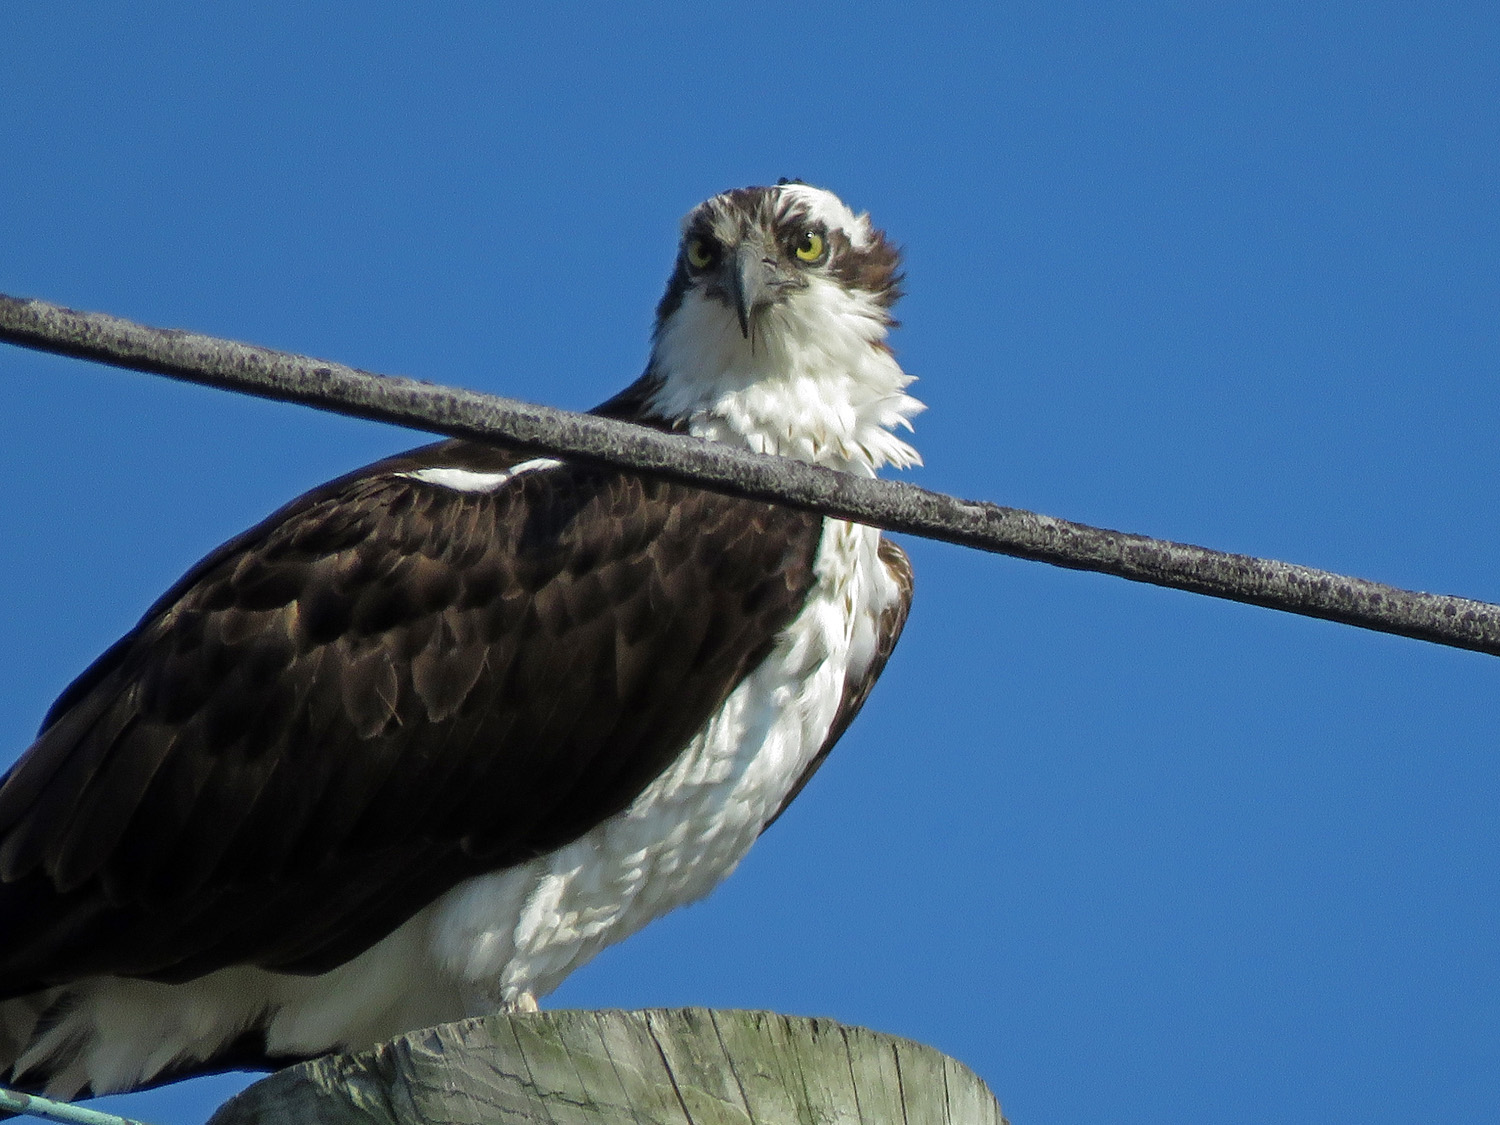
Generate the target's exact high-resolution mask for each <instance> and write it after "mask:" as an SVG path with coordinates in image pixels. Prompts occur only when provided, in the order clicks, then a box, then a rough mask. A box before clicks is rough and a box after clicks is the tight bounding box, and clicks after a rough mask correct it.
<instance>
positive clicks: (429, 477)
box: [399, 457, 562, 492]
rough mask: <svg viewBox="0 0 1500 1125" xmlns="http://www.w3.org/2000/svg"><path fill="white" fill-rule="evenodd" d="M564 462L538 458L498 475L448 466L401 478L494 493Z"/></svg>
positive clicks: (405, 475) (464, 489) (459, 490)
mask: <svg viewBox="0 0 1500 1125" xmlns="http://www.w3.org/2000/svg"><path fill="white" fill-rule="evenodd" d="M561 464H562V462H561V461H559V460H557V458H555V457H536V458H533V459H532V460H530V461H522V462H521V463H520V464H519V465H515V466H512V467H511V468H509V469H502V470H501V471H500V472H496V473H477V472H475V471H474V470H473V469H455V468H451V467H448V466H439V467H435V468H430V469H413V470H412V471H411V472H409V473H401V474H399V475H400V476H403V477H406V478H407V479H408V480H419V481H422V482H423V483H424V484H436V485H440V486H442V487H443V488H451V489H452V490H453V491H454V492H494V491H495V490H496V489H498V488H500V487H501V486H502V485H504V484H505V483H506V482H507V481H511V480H515V479H516V477H518V476H521V475H522V474H523V473H535V472H540V471H541V470H543V469H555V468H557V467H558V466H559V465H561Z"/></svg>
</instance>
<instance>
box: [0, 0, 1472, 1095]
mask: <svg viewBox="0 0 1500 1125" xmlns="http://www.w3.org/2000/svg"><path fill="white" fill-rule="evenodd" d="M6 24H7V26H6V32H5V35H4V36H3V37H0V201H3V207H0V291H4V292H7V293H11V294H17V295H26V296H37V297H42V298H45V299H47V300H51V301H56V302H60V303H63V304H68V305H72V306H75V307H79V308H87V309H100V310H105V311H109V312H113V313H116V314H119V315H123V316H128V317H132V318H136V319H139V320H142V321H145V322H148V323H152V324H158V325H165V326H176V327H185V328H192V329H195V330H198V331H203V332H208V333H213V334H217V335H223V336H229V337H233V338H237V339H244V340H250V341H253V342H256V343H261V344H266V345H270V346H274V347H279V348H284V349H288V350H292V351H299V352H306V353H311V354H314V355H320V356H327V357H330V358H335V359H339V360H342V361H345V362H348V363H352V364H355V365H358V366H362V367H366V368H369V369H372V370H376V371H384V372H392V373H401V374H408V375H414V376H418V377H421V378H425V379H430V380H436V381H440V382H445V383H453V384H459V385H463V386H469V387H475V388H479V389H483V390H488V391H493V392H496V393H500V394H505V395H511V396H515V397H520V398H526V399H531V400H535V401H540V402H546V403H551V404H555V405H560V406H568V407H575V408H583V407H587V406H589V405H592V404H593V403H595V402H597V401H599V400H601V399H603V398H604V397H606V396H607V395H608V394H609V393H611V392H612V391H613V390H614V389H617V388H618V387H619V386H621V385H623V384H624V383H625V382H627V381H628V380H630V379H631V378H633V377H634V376H635V375H636V374H637V373H638V372H639V370H640V368H641V365H642V363H643V362H644V359H645V356H646V350H647V335H648V332H649V329H650V324H651V316H652V310H653V307H654V303H655V301H656V299H657V297H658V296H659V294H660V291H661V287H662V285H663V284H664V282H665V279H666V276H667V273H668V271H669V269H670V265H671V261H672V256H673V253H674V243H675V238H676V223H677V220H678V218H679V216H680V215H681V214H682V213H683V212H685V211H686V210H687V209H688V208H689V207H691V206H692V205H693V204H695V203H696V202H698V201H699V200H700V199H702V198H703V197H705V196H707V195H709V194H712V193H713V192H715V191H718V190H721V189H724V188H727V187H731V186H738V185H743V184H748V183H765V182H769V181H774V180H775V179H776V178H777V177H778V176H783V175H785V176H795V177H800V178H803V179H806V180H808V181H810V182H814V183H819V184H822V185H825V186H827V187H830V188H832V189H834V190H835V191H837V192H839V193H840V194H841V195H843V196H844V198H845V199H846V200H848V201H849V202H850V203H851V204H853V205H854V206H855V207H857V208H859V209H868V210H869V211H870V212H871V213H872V215H873V216H874V218H875V221H876V222H877V224H878V225H880V226H882V227H884V228H885V229H886V230H887V231H889V232H890V234H891V235H892V236H893V237H894V238H895V239H896V240H897V241H898V242H900V243H901V244H902V245H903V246H904V247H905V248H906V252H907V265H908V290H909V294H910V295H909V296H908V297H907V298H906V300H905V301H904V302H903V304H902V305H901V307H900V310H899V312H900V315H901V317H902V319H903V321H904V322H905V326H904V327H903V328H902V329H901V330H900V331H899V333H898V334H897V335H896V337H895V343H896V346H897V350H898V354H899V356H900V358H901V359H902V361H903V363H904V364H905V365H906V367H907V369H908V370H910V371H912V372H913V373H915V374H917V375H918V376H920V377H921V382H920V383H918V384H917V385H916V388H915V389H916V391H917V393H918V394H919V395H920V397H922V398H923V399H924V400H925V401H926V402H927V403H928V404H929V407H930V410H929V411H928V413H926V414H924V415H923V416H922V417H921V418H919V419H918V421H917V434H916V443H917V444H918V446H919V447H920V448H921V450H922V451H923V453H924V455H925V457H926V461H927V465H926V467H925V468H923V469H921V470H919V471H915V472H913V473H912V474H910V479H912V480H915V481H917V482H919V483H921V484H923V485H926V486H928V487H931V488H937V489H941V490H945V491H950V492H955V493H958V494H960V495H964V496H970V497H979V498H985V499H990V500H995V501H998V502H1000V503H1005V504H1011V505H1015V506H1021V507H1029V508H1035V509H1038V510H1041V511H1044V512H1047V513H1050V514H1053V515H1058V516H1063V517H1067V518H1070V519H1076V520H1083V521H1087V522H1091V523H1097V524H1102V525H1105V526H1110V527H1117V528H1121V529H1125V530H1131V531H1139V532H1144V533H1147V534H1153V535H1160V536H1164V537H1169V538H1173V539H1179V540H1185V541H1189V542H1196V543H1202V544H1205V545H1208V546H1213V547H1218V548H1223V549H1228V550H1235V551H1242V552H1247V553H1252V554H1259V555H1267V556H1272V557H1277V558H1282V559H1287V560H1290V561H1294V562H1300V563H1306V564H1309V565H1313V566H1321V567H1326V568H1330V569H1335V570H1341V571H1345V572H1349V573H1354V574H1359V575H1361V576H1365V577H1369V578H1375V579H1379V580H1383V581H1388V582H1393V583H1397V584H1400V585H1406V586H1412V587H1417V588H1421V589H1429V590H1435V591H1439V592H1447V593H1460V594H1465V595H1468V596H1471V597H1478V598H1483V599H1487V600H1497V601H1500V563H1497V559H1500V521H1497V520H1496V518H1495V513H1496V511H1497V510H1500V472H1497V461H1500V449H1497V446H1496V442H1495V441H1494V440H1493V434H1494V430H1495V422H1496V417H1497V412H1500V384H1497V380H1496V372H1497V369H1500V217H1497V216H1500V8H1496V7H1495V6H1494V5H1493V4H1478V3H1476V4H1469V5H1465V4H1446V5H1431V4H1416V3H1400V4H1396V3H1379V2H1366V3H1358V4H1352V3H1351V4H1324V3H1297V4H1290V3H1288V4H1253V5H1191V4H1168V3H1132V4H1125V3H1120V4H1076V3H1067V2H1054V3H1046V4H1012V5H986V6H975V7H961V6H952V5H935V6H932V7H931V8H924V9H922V10H920V11H919V10H918V9H917V7H916V6H913V5H908V4H863V5H849V6H845V7H831V6H819V5H812V6H809V7H808V8H806V9H793V8H778V9H751V8H747V7H745V6H743V5H740V6H711V7H710V6H687V5H683V6H650V5H648V6H644V7H633V8H628V9H625V8H621V9H617V10H611V9H605V8H600V7H594V6H590V5H560V6H547V7H546V9H545V11H544V10H542V7H541V6H537V7H528V8H527V9H524V10H519V9H518V10H510V9H508V8H505V7H503V6H500V5H487V4H449V5H431V6H426V7H423V8H416V7H410V6H406V5H377V4H368V5H359V6H342V5H331V4H297V5H291V4H278V3H271V4H258V5H237V4H225V5H217V4H216V5H204V4H193V5H187V4H183V5H167V4H158V5H132V6H129V7H128V8H127V6H124V5H121V6H115V7H109V6H105V5H67V4H56V5H46V6H42V7H36V6H33V7H32V8H30V9H28V10H27V11H26V12H25V13H24V15H22V14H15V15H13V16H12V17H11V18H9V19H8V20H7V21H6ZM420 440H422V437H421V435H416V434H411V433H405V432H401V431H398V430H395V429H392V428H388V427H381V426H376V425H372V424H367V423H361V422H355V421H351V420H347V419H341V418H335V417H332V416H328V415H323V414H319V413H316V412H312V411H307V410H302V409H298V408H292V407H287V406H280V405H275V404H269V403H262V402H255V401H250V400H246V399H243V398H240V397H237V396H232V395H228V394H225V393H221V392H214V391H209V390H204V389H200V388H192V387H184V386H179V385H175V384H172V383H169V382H167V381H164V380H160V379H155V378H151V377H148V376H142V375H136V374H132V373H126V372H119V371H113V370H108V369H104V368H99V367H94V366H90V365H86V364H82V363H78V362H74V361H67V360H61V359H55V358H51V357H44V356H38V355H34V354H31V353H27V352H22V351H19V350H15V349H9V348H5V349H0V472H3V474H4V480H5V482H6V483H5V487H4V489H3V491H0V526H3V528H4V533H3V534H0V581H3V583H4V590H5V596H4V597H3V598H0V640H3V642H4V643H3V644H0V758H8V757H10V756H13V755H14V754H16V753H19V752H20V750H21V749H23V748H24V746H25V745H26V743H27V742H28V741H29V738H30V735H31V733H32V731H33V730H34V728H35V726H36V724H37V722H38V721H39V720H40V718H41V716H42V714H43V712H44V711H45V709H46V707H47V705H48V704H49V702H50V701H51V699H52V698H53V697H54V696H55V695H56V693H57V692H58V691H60V690H61V689H62V687H63V686H65V684H66V683H67V682H68V681H69V679H71V678H72V676H73V675H75V674H76V673H77V672H78V671H80V670H81V669H82V668H83V667H84V666H85V665H86V664H87V662H88V661H89V660H90V659H92V658H93V656H95V655H96V654H97V653H98V652H99V651H100V650H101V649H103V648H104V647H105V646H106V645H107V644H109V643H110V642H111V641H112V640H113V639H114V638H115V637H117V636H118V635H119V634H120V633H121V632H123V631H124V630H125V629H127V628H129V627H130V625H131V624H132V623H133V622H134V621H135V619H136V618H137V617H138V615H139V614H140V613H141V612H142V611H143V610H144V609H145V607H146V606H147V605H148V604H149V603H150V602H151V601H152V599H153V598H154V597H155V596H156V595H157V594H158V593H159V592H160V591H161V590H162V589H163V588H164V587H165V586H166V585H167V584H169V583H170V582H171V581H172V580H173V579H174V578H175V577H176V576H177V575H178V574H180V573H181V571H182V570H184V569H185V568H186V567H187V566H188V565H189V564H190V563H191V562H193V561H194V560H195V559H196V558H198V557H199V556H200V555H202V554H203V553H204V552H206V551H207V550H209V549H210V548H212V547H213V546H214V545H216V544H217V543H219V542H220V541H222V540H223V539H225V538H227V537H228V536H230V535H231V534H233V533H234V532H236V531H238V530H240V529H241V528H242V527H244V526H246V525H248V524H249V523H251V522H253V521H255V520H257V519H259V518H260V517H261V516H263V515H264V514H265V513H267V512H268V511H270V510H271V509H272V508H274V507H275V506H277V505H278V504H280V503H281V502H283V501H284V500H286V499H288V498H290V497H291V496H293V495H295V494H296V493H298V492H300V491H302V490H303V489H305V488H308V487H310V486H312V485H314V484H316V483H318V482H319V481H321V480H324V479H326V478H328V477H330V476H333V475H336V474H338V473H340V472H343V471H345V470H347V469H349V468H351V467H354V466H356V465H359V464H361V463H364V462H366V461H368V460H371V459H374V458H376V457H378V456H381V455H383V454H386V453H388V452H393V451H395V450H397V449H400V448H403V447H405V446H408V445H411V444H416V443H417V442H418V441H420ZM905 545H906V547H907V549H908V550H909V551H910V553H911V554H912V556H913V558H914V561H915V565H916V568H917V578H918V593H917V603H916V607H915V611H914V614H913V617H912V620H911V624H910V626H909V627H908V630H907V635H906V637H905V639H904V640H903V642H902V645H901V647H900V649H898V652H897V655H896V657H895V659H894V661H893V662H892V664H891V667H890V669H889V670H888V671H887V673H886V676H885V678H884V680H883V681H882V683H881V685H880V689H879V690H877V691H876V693H875V695H874V697H873V699H872V701H871V702H870V704H869V706H868V707H867V709H866V712H865V714H864V716H863V717H862V718H861V719H860V721H859V722H858V723H857V724H856V726H855V727H854V728H853V730H852V731H851V733H850V734H849V735H848V736H847V737H846V739H845V740H844V742H843V743H842V744H841V746H840V749H839V751H838V752H837V753H836V754H835V755H834V757H833V758H832V760H831V762H830V764H829V766H828V767H826V768H825V769H824V771H823V772H822V773H821V774H820V775H819V777H818V779H817V781H816V782H815V783H814V784H813V785H812V786H811V787H810V788H809V789H808V791H807V792H806V793H805V794H804V795H803V796H802V797H801V798H800V799H799V801H798V802H797V804H796V806H795V807H794V809H793V811H792V812H791V813H790V814H789V815H788V816H787V817H785V818H784V819H783V820H782V821H781V822H780V823H779V824H778V825H777V826H776V828H775V829H774V830H773V831H772V832H771V833H769V834H768V835H767V837H766V838H765V839H764V840H763V841H762V842H761V844H760V845H759V846H758V847H757V849H756V850H755V852H754V853H752V855H751V857H750V858H749V860H747V861H746V863H745V864H744V865H743V867H742V868H741V870H740V871H739V872H738V873H737V874H736V875H735V876H734V878H732V879H731V880H730V881H729V882H728V883H727V884H726V885H725V886H724V887H723V888H721V889H720V890H719V892H717V893H716V894H715V895H714V896H713V897H712V898H711V899H709V900H708V901H707V902H706V903H705V904H702V905H699V906H695V907H693V908H690V909H688V910H686V911H682V912H679V913H678V914H677V915H675V916H673V917H671V918H668V919H666V920H663V921H662V922H659V923H657V924H656V925H655V926H653V927H652V928H650V929H648V930H647V931H646V932H644V933H642V934H640V935H638V936H637V937H636V938H634V939H632V940H631V941H629V942H627V943H626V944H624V945H622V946H619V947H617V948H615V949H614V950H611V951H609V952H608V953H606V954H605V955H603V956H601V957H600V958H599V959H598V960H597V961H596V962H594V963H593V964H592V965H590V966H588V967H587V968H586V969H584V970H583V971H581V972H579V973H578V974H577V975H576V976H575V977H573V978H572V979H571V980H570V981H569V982H568V983H567V984H566V985H565V986H564V987H563V989H562V990H561V991H560V992H558V993H557V994H556V995H555V996H554V997H553V998H552V1001H551V1002H552V1003H553V1004H555V1005H572V1006H583V1007H606V1006H626V1007H633V1006H651V1005H680V1004H707V1005H716V1006H723V1007H764V1008H774V1009H779V1010H783V1011H789V1012H798V1013H807V1014H819V1015H829V1016H834V1017H837V1018H839V1019H843V1020H846V1021H849V1022H853V1023H862V1024H867V1025H869V1026H872V1027H875V1028H879V1029H881V1030H885V1031H890V1032H895V1033H899V1034H902V1035H907V1036H910V1037H913V1038H916V1039H921V1040H924V1041H926V1042H930V1043H933V1044H935V1045H936V1046H938V1047H940V1048H942V1049H944V1050H946V1051H949V1052H950V1053H952V1054H954V1055H956V1056H957V1057H959V1058H960V1059H962V1060H964V1061H965V1062H967V1063H968V1064H969V1065H971V1066H972V1067H974V1068H975V1069H976V1070H978V1071H979V1073H980V1074H981V1075H983V1076H984V1077H985V1078H986V1079H987V1080H988V1081H989V1082H990V1083H991V1085H992V1086H993V1087H994V1089H995V1090H996V1092H997V1094H998V1095H999V1096H1000V1098H1001V1100H1002V1102H1003V1103H1004V1105H1005V1107H1006V1110H1007V1112H1008V1114H1009V1116H1010V1117H1011V1119H1012V1120H1014V1121H1016V1122H1017V1123H1018V1125H1051V1123H1059V1125H1060V1123H1064V1122H1082V1121H1088V1122H1095V1123H1103V1122H1121V1123H1124V1122H1151V1123H1153V1125H1165V1123H1172V1122H1202V1121H1214V1122H1223V1123H1230V1122H1251V1121H1255V1122H1260V1121H1264V1120H1309V1121H1313V1120H1315V1121H1319V1122H1323V1123H1338V1122H1366V1121H1369V1120H1375V1119H1378V1120H1400V1119H1412V1120H1431V1121H1451V1122H1462V1121H1481V1120H1483V1121H1492V1120H1494V1119H1495V1118H1496V1117H1497V1115H1500V1077H1497V1076H1500V957H1497V952H1500V942H1497V938H1500V893H1497V892H1500V818H1497V815H1496V810H1497V795H1500V746H1497V737H1496V735H1497V726H1500V722H1497V714H1500V711H1497V706H1496V685H1497V677H1500V664H1497V663H1496V662H1495V661H1494V660H1493V659H1491V658H1487V657H1482V656H1478V655H1474V654H1470V653H1461V652H1456V651H1449V650H1445V649H1440V648H1437V647H1435V646H1431V645H1424V644H1420V643H1417V642H1414V641H1407V640H1401V639H1396V638H1391V637H1384V636H1377V635H1373V634H1367V633H1361V632H1358V631H1355V630H1352V629H1348V628H1343V627H1339V626H1334V625H1330V624H1326V623H1321V622H1312V621H1305V620H1300V619H1294V618H1290V617H1286V616H1284V615H1278V614H1275V613H1271V612H1268V611H1265V610H1258V609H1251V608H1247V607H1243V606H1237V605H1229V604H1223V603H1216V602H1212V601H1209V600H1206V599H1203V598H1197V597H1193V596H1189V595H1185V594H1178V593H1172V592H1166V591H1161V590H1155V589H1150V588H1146V587H1140V586H1134V585H1130V584H1127V583H1124V582H1120V581H1117V580H1113V579H1106V578H1101V577H1097V576H1092V575H1083V574H1076V573H1070V572H1065V571H1059V570H1052V569H1049V568H1046V567H1042V566H1038V565H1034V564H1028V563H1021V562H1016V561H1013V560H1008V559H1001V558H996V557H992V556H985V555H980V554H977V553H974V552H970V551H964V550H960V549H958V548H954V547H948V546H941V545H936V544H930V543H925V542H921V541H910V540H908V541H906V542H905ZM242 1084H243V1080H241V1079H220V1080H212V1081H205V1082H200V1083H193V1084H185V1085H183V1086H181V1087H176V1088H171V1089H168V1090H164V1091H160V1092H156V1093H152V1094H148V1095H142V1096H139V1097H135V1098H131V1099H127V1100H123V1101H117V1102H115V1103H114V1104H115V1105H117V1106H119V1107H122V1108H123V1111H125V1112H130V1113H132V1114H135V1115H137V1116H140V1117H143V1118H146V1119H148V1120H151V1121H154V1122H157V1123H159V1125H169V1123H171V1125H175V1123H178V1122H194V1121H201V1120H202V1119H203V1118H204V1117H206V1116H207V1114H208V1112H209V1111H210V1109H211V1107H212V1106H213V1105H214V1104H216V1103H217V1102H218V1101H219V1100H221V1099H222V1098H223V1097H224V1096H226V1094H227V1093H228V1092H229V1091H230V1090H232V1089H234V1088H237V1086H238V1085H242Z"/></svg>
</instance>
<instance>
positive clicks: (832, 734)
mask: <svg viewBox="0 0 1500 1125" xmlns="http://www.w3.org/2000/svg"><path fill="white" fill-rule="evenodd" d="M879 558H880V561H881V562H882V563H884V564H885V566H886V569H887V570H888V571H890V575H891V577H892V578H894V579H895V580H896V586H897V588H898V589H899V591H900V593H899V595H898V596H897V598H896V600H895V602H893V603H892V604H891V605H889V606H887V607H886V608H885V610H884V611H883V612H882V613H881V615H880V621H879V624H878V633H877V636H876V638H875V655H874V656H873V657H871V659H870V664H869V667H867V668H866V669H865V670H864V673H863V674H862V675H859V676H850V677H849V678H848V679H846V680H845V681H844V694H843V697H842V698H841V699H840V700H839V709H838V712H837V713H836V714H835V715H834V717H833V725H832V726H831V727H829V728H828V737H827V738H825V739H824V740H823V745H822V747H821V748H820V749H819V750H818V755H817V757H815V758H814V759H813V760H812V761H811V762H809V763H808V766H807V769H805V770H803V771H802V776H801V777H799V778H798V779H797V784H796V785H794V786H792V791H791V792H790V793H788V794H787V795H786V799H785V800H784V801H782V802H781V806H780V807H779V808H778V809H777V810H776V813H775V815H774V816H772V817H771V819H770V820H768V821H766V825H765V828H762V829H761V831H762V832H764V831H765V830H766V828H769V827H771V825H773V824H775V823H776V821H777V820H779V819H780V818H781V814H782V813H784V812H786V808H787V806H788V805H790V804H791V803H792V802H793V801H794V800H796V798H797V794H799V793H801V792H802V789H803V787H804V786H805V785H807V783H808V782H809V781H811V780H812V775H813V774H815V773H817V772H818V767H819V766H821V765H822V764H823V762H824V760H825V759H826V758H827V757H828V755H829V754H830V753H831V752H832V751H833V745H834V743H836V742H837V741H838V740H839V739H840V738H842V737H844V732H845V731H846V730H848V729H849V724H850V723H852V722H854V717H855V716H856V715H858V714H859V711H860V708H861V707H863V706H864V705H865V700H866V699H868V698H869V696H870V689H871V688H873V687H874V686H875V681H876V680H878V679H879V678H880V673H881V672H883V671H885V664H886V661H888V660H889V659H890V658H891V650H892V649H894V648H895V647H896V642H897V641H899V640H900V639H901V630H902V629H904V628H906V615H907V614H908V613H909V612H911V592H912V569H911V559H909V558H907V557H906V552H905V551H903V550H902V549H901V548H900V547H898V546H896V544H894V543H892V542H891V541H890V540H889V539H884V538H882V539H881V540H880V548H879Z"/></svg>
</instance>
